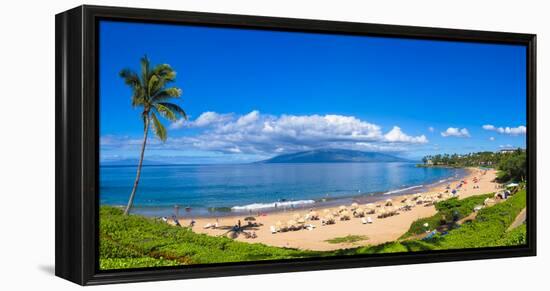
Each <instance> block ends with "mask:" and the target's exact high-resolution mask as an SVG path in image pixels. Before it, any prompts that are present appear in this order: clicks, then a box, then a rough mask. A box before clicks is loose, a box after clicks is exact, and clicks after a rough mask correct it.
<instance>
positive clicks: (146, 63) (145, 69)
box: [139, 55, 150, 87]
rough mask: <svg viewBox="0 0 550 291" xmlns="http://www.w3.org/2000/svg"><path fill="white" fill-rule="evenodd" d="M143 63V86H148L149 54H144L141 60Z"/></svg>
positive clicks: (141, 63)
mask: <svg viewBox="0 0 550 291" xmlns="http://www.w3.org/2000/svg"><path fill="white" fill-rule="evenodd" d="M139 63H140V65H141V80H142V81H143V86H144V87H145V86H147V82H148V80H149V76H150V75H149V74H150V73H149V58H147V55H144V56H143V57H142V58H141V59H140V61H139Z"/></svg>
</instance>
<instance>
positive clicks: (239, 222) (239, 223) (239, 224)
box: [237, 219, 241, 229]
mask: <svg viewBox="0 0 550 291" xmlns="http://www.w3.org/2000/svg"><path fill="white" fill-rule="evenodd" d="M237 225H238V226H239V229H240V228H241V220H240V219H239V221H238V222H237Z"/></svg>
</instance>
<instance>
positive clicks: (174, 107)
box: [155, 102, 187, 120]
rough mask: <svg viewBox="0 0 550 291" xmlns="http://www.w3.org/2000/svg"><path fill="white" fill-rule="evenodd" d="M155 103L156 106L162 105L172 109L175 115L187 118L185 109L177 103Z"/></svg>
mask: <svg viewBox="0 0 550 291" xmlns="http://www.w3.org/2000/svg"><path fill="white" fill-rule="evenodd" d="M155 105H156V106H157V105H161V106H162V107H164V108H167V109H168V110H170V111H171V112H172V113H174V114H175V115H179V116H180V117H182V118H183V119H185V120H187V113H185V111H184V110H183V109H182V108H181V107H179V106H178V105H177V104H174V103H168V102H159V103H156V104H155Z"/></svg>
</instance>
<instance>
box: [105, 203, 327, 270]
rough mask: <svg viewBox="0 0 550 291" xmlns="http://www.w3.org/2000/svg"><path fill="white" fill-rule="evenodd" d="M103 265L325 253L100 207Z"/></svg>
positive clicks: (166, 263)
mask: <svg viewBox="0 0 550 291" xmlns="http://www.w3.org/2000/svg"><path fill="white" fill-rule="evenodd" d="M100 216H101V221H100V268H101V269H118V268H136V267H144V266H172V265H186V264H207V263H224V262H242V261H257V260H276V259H285V258H287V259H288V258H302V257H312V256H319V255H322V254H321V253H319V252H313V251H299V250H294V249H285V248H277V247H270V246H266V245H263V244H257V243H255V244H250V243H243V242H238V241H234V240H232V239H229V238H226V237H212V236H207V235H204V234H196V233H194V232H192V231H191V230H190V229H188V228H180V227H173V226H169V225H167V224H166V223H162V222H159V221H155V220H153V219H149V218H145V217H141V216H132V215H131V216H129V217H125V216H123V215H122V211H121V210H119V209H116V208H112V207H101V213H100Z"/></svg>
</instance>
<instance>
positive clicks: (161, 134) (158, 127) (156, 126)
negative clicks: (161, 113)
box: [151, 112, 167, 142]
mask: <svg viewBox="0 0 550 291" xmlns="http://www.w3.org/2000/svg"><path fill="white" fill-rule="evenodd" d="M151 120H152V121H153V124H152V127H153V131H154V132H155V135H156V136H157V137H158V138H159V139H160V140H161V141H162V142H165V141H166V137H167V136H166V128H165V127H164V125H162V123H160V121H159V120H158V118H157V115H156V114H155V113H154V112H151Z"/></svg>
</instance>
